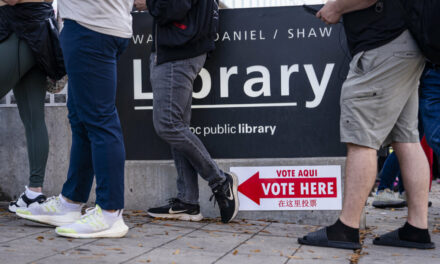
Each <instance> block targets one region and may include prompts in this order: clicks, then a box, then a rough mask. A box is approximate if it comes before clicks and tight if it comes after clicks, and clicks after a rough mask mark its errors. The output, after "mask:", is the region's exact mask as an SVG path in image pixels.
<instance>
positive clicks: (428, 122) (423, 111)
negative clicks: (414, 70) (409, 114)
mask: <svg viewBox="0 0 440 264" xmlns="http://www.w3.org/2000/svg"><path fill="white" fill-rule="evenodd" d="M419 98H420V102H419V111H420V119H421V120H422V124H423V128H424V131H425V137H426V141H427V142H428V145H429V146H430V147H431V148H432V150H433V151H434V153H435V154H436V155H440V66H439V67H437V68H434V67H430V66H427V67H426V69H425V71H424V72H423V75H422V79H421V80H420V96H419Z"/></svg>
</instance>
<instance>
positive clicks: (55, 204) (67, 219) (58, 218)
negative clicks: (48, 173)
mask: <svg viewBox="0 0 440 264" xmlns="http://www.w3.org/2000/svg"><path fill="white" fill-rule="evenodd" d="M81 208H82V205H78V206H75V207H74V208H69V207H67V206H65V205H63V202H62V201H61V198H60V197H59V196H53V197H50V198H48V199H47V200H46V201H45V202H44V203H41V204H39V203H33V204H31V205H30V206H29V207H27V208H18V209H17V212H16V214H17V216H19V217H21V218H24V219H27V220H31V221H34V222H38V223H43V224H48V225H53V226H62V225H68V224H71V223H74V222H75V221H76V220H78V219H80V218H81Z"/></svg>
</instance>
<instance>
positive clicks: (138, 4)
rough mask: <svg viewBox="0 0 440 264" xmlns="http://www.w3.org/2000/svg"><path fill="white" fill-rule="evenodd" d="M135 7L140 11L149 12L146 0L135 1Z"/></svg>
mask: <svg viewBox="0 0 440 264" xmlns="http://www.w3.org/2000/svg"><path fill="white" fill-rule="evenodd" d="M134 6H135V7H136V9H137V10H138V11H144V10H147V1H146V0H134Z"/></svg>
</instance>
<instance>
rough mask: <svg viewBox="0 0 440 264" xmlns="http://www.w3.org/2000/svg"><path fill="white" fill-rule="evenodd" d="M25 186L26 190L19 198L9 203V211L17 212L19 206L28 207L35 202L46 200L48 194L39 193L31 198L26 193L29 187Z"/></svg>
mask: <svg viewBox="0 0 440 264" xmlns="http://www.w3.org/2000/svg"><path fill="white" fill-rule="evenodd" d="M25 188H26V190H25V191H24V192H23V193H22V194H21V195H20V196H19V197H18V198H17V200H16V201H12V202H10V203H9V207H8V210H9V212H11V213H15V212H16V211H17V209H19V208H20V209H24V208H28V207H29V206H30V205H31V204H33V203H39V204H41V203H43V202H44V201H46V196H44V195H43V194H41V195H38V196H37V197H35V198H34V199H31V198H29V197H28V196H27V195H26V191H27V190H28V187H27V186H25Z"/></svg>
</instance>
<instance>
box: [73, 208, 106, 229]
mask: <svg viewBox="0 0 440 264" xmlns="http://www.w3.org/2000/svg"><path fill="white" fill-rule="evenodd" d="M97 210H98V208H96V207H94V208H87V209H86V212H85V214H84V215H83V216H81V218H80V219H79V220H78V221H79V222H80V223H83V224H87V225H90V226H93V227H97V228H100V227H105V224H104V223H103V221H102V220H101V218H102V217H101V215H100V214H98V213H97Z"/></svg>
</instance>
